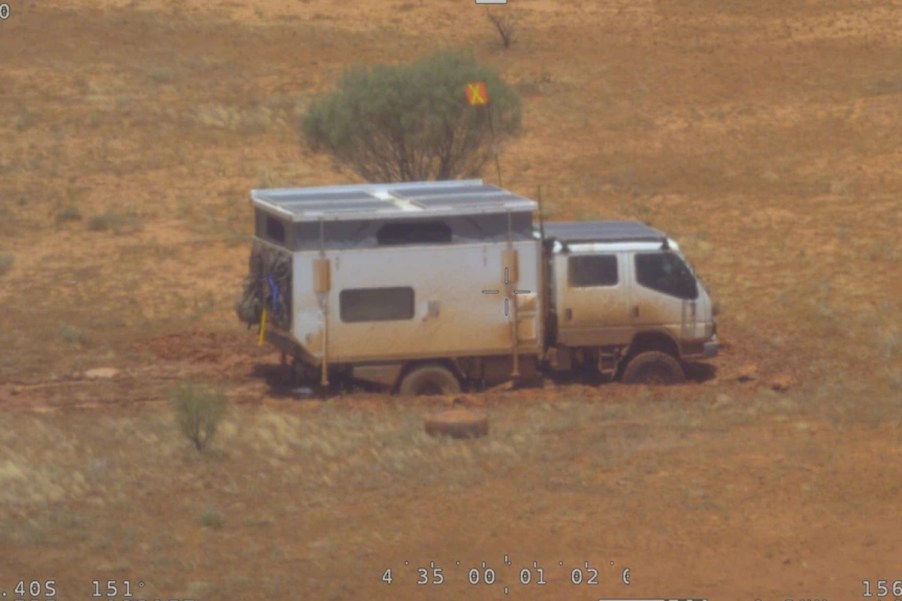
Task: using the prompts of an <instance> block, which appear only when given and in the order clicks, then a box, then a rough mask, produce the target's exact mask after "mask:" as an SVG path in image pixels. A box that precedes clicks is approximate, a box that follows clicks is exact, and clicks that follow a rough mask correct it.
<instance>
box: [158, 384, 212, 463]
mask: <svg viewBox="0 0 902 601" xmlns="http://www.w3.org/2000/svg"><path fill="white" fill-rule="evenodd" d="M169 397H170V400H171V401H172V407H173V411H174V412H175V420H176V423H177V424H178V427H179V429H180V430H181V432H182V434H184V435H185V437H187V438H188V440H190V441H191V442H192V443H194V447H195V448H196V449H197V450H198V451H203V450H204V449H206V448H207V446H208V445H209V444H210V441H211V440H212V439H213V436H214V435H215V434H216V430H217V428H218V427H219V424H220V422H221V421H222V418H223V416H224V415H225V411H226V398H225V393H224V392H223V391H222V390H220V389H218V388H216V387H214V386H212V385H209V384H205V383H200V382H183V383H182V384H180V385H179V386H177V387H176V388H174V389H173V390H172V391H170V394H169Z"/></svg>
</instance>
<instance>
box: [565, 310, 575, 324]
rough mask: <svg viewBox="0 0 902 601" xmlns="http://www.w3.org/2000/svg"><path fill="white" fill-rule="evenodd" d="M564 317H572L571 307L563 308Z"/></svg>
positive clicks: (569, 318)
mask: <svg viewBox="0 0 902 601" xmlns="http://www.w3.org/2000/svg"><path fill="white" fill-rule="evenodd" d="M564 319H566V320H567V321H570V320H571V319H573V309H564Z"/></svg>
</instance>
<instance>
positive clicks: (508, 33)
mask: <svg viewBox="0 0 902 601" xmlns="http://www.w3.org/2000/svg"><path fill="white" fill-rule="evenodd" d="M504 8H505V12H504V13H494V12H492V11H491V10H489V11H487V12H486V15H487V16H488V18H489V21H490V22H491V23H492V25H494V26H495V30H496V31H497V32H498V35H499V36H500V37H501V45H502V46H504V47H505V48H510V46H511V44H512V43H513V42H514V30H515V29H516V26H517V19H516V17H514V16H513V15H512V14H511V13H510V12H509V11H510V9H508V8H507V7H504Z"/></svg>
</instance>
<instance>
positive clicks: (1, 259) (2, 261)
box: [0, 253, 14, 275]
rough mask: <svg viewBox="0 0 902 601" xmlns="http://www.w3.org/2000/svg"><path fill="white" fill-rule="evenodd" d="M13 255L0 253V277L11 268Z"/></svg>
mask: <svg viewBox="0 0 902 601" xmlns="http://www.w3.org/2000/svg"><path fill="white" fill-rule="evenodd" d="M13 261H14V258H13V255H11V254H9V253H0V275H3V274H5V273H6V272H7V271H9V270H10V269H12V268H13Z"/></svg>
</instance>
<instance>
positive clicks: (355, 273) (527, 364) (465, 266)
mask: <svg viewBox="0 0 902 601" xmlns="http://www.w3.org/2000/svg"><path fill="white" fill-rule="evenodd" d="M251 200H252V203H253V205H254V209H255V220H256V236H255V241H254V250H253V252H252V253H251V266H250V267H251V269H250V271H251V273H250V276H249V277H248V279H247V282H246V285H245V292H244V296H243V298H242V300H241V301H240V302H239V305H238V312H239V316H240V317H241V319H242V320H244V321H245V322H247V323H248V324H249V325H257V324H259V326H260V328H261V330H262V331H261V337H262V338H265V339H266V340H267V341H269V342H270V343H272V344H274V345H275V346H276V347H278V348H279V349H281V350H282V351H283V352H284V353H286V354H290V355H291V356H293V357H294V358H295V360H296V365H297V366H298V367H299V369H300V371H301V372H303V374H305V375H306V376H308V377H317V376H318V377H319V379H320V382H321V383H323V384H326V383H328V382H329V379H330V377H332V376H335V377H339V376H340V377H350V378H353V379H357V380H363V381H367V382H371V383H377V384H381V385H384V386H386V387H388V388H390V389H392V390H398V391H400V392H401V393H404V394H416V393H422V392H453V391H455V390H459V389H460V387H461V385H462V384H463V385H473V384H480V383H481V384H482V385H487V384H493V383H497V382H499V381H504V380H507V379H510V378H512V377H514V378H516V377H521V376H527V377H528V376H532V375H535V374H537V373H538V371H539V370H542V369H545V370H549V371H569V370H571V369H572V368H574V367H577V366H582V367H586V368H588V369H589V370H590V371H595V372H600V373H601V374H604V375H606V376H608V377H610V378H614V377H620V378H621V379H623V381H626V382H658V383H675V382H679V381H682V378H683V377H684V375H683V368H682V364H683V362H684V361H686V360H691V359H695V358H704V357H711V356H714V355H715V354H716V353H717V348H718V342H717V336H716V324H715V322H714V316H713V303H712V302H711V298H710V295H709V293H708V290H707V288H706V287H705V286H704V285H703V284H702V283H701V280H700V279H699V278H698V276H697V275H696V274H695V272H694V271H693V270H692V268H691V266H690V265H689V263H688V262H687V261H686V260H685V257H683V256H682V254H681V253H680V251H679V248H678V247H677V245H676V243H675V242H674V241H673V240H671V239H669V238H668V237H667V236H666V234H664V233H663V232H660V231H658V230H656V229H653V228H651V227H649V226H647V225H645V224H641V223H638V222H632V221H589V222H579V223H548V224H545V226H544V227H540V228H537V227H535V225H534V213H535V212H536V211H537V209H538V205H537V203H536V202H534V201H532V200H529V199H527V198H523V197H521V196H518V195H516V194H513V193H511V192H509V191H507V190H503V189H501V188H498V187H496V186H492V185H487V184H484V183H483V182H482V181H481V180H463V181H446V182H412V183H400V184H360V185H353V186H327V187H319V188H285V189H266V190H253V191H252V193H251Z"/></svg>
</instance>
